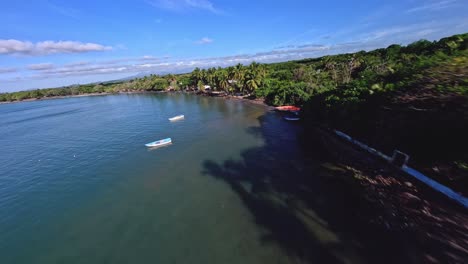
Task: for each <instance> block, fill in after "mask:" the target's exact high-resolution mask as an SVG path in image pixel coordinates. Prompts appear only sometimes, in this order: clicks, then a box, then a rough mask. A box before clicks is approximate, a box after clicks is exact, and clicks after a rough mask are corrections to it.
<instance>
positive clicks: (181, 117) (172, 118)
mask: <svg viewBox="0 0 468 264" xmlns="http://www.w3.org/2000/svg"><path fill="white" fill-rule="evenodd" d="M184 118H185V116H184V115H178V116H174V117H171V118H169V121H177V120H182V119H184Z"/></svg>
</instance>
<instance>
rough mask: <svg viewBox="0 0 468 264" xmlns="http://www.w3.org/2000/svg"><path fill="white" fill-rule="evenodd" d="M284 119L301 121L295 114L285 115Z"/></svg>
mask: <svg viewBox="0 0 468 264" xmlns="http://www.w3.org/2000/svg"><path fill="white" fill-rule="evenodd" d="M284 119H285V120H288V121H299V120H301V119H300V118H299V117H295V116H291V117H288V116H285V117H284Z"/></svg>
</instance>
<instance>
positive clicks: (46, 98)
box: [0, 91, 168, 105]
mask: <svg viewBox="0 0 468 264" xmlns="http://www.w3.org/2000/svg"><path fill="white" fill-rule="evenodd" d="M152 93H168V92H167V91H141V92H118V93H108V92H103V93H89V94H75V95H64V96H52V97H41V98H28V99H24V100H20V101H8V102H0V105H1V104H14V103H22V102H35V101H44V100H53V99H66V98H75V97H88V96H104V95H118V94H152Z"/></svg>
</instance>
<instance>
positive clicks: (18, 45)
mask: <svg viewBox="0 0 468 264" xmlns="http://www.w3.org/2000/svg"><path fill="white" fill-rule="evenodd" d="M111 49H112V47H109V46H103V45H100V44H96V43H83V42H79V41H42V42H36V43H32V42H30V41H20V40H16V39H0V55H3V54H6V55H12V54H21V55H30V56H40V55H49V54H58V53H84V52H92V51H107V50H111Z"/></svg>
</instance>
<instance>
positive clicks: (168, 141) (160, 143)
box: [145, 138, 172, 148]
mask: <svg viewBox="0 0 468 264" xmlns="http://www.w3.org/2000/svg"><path fill="white" fill-rule="evenodd" d="M171 143H172V139H171V138H165V139H161V140H158V141H154V142H151V143H148V144H145V146H147V147H149V148H152V147H160V146H164V145H168V144H171Z"/></svg>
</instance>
